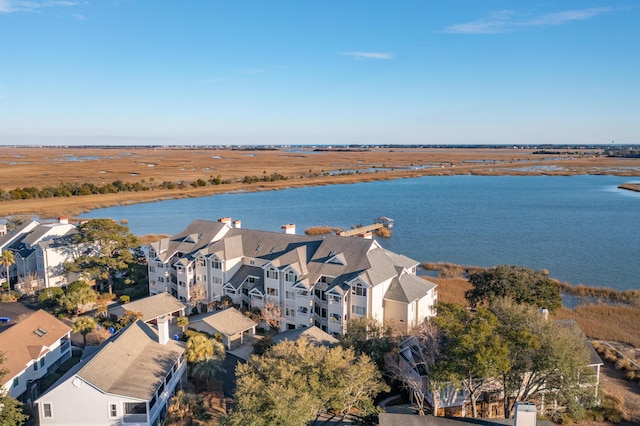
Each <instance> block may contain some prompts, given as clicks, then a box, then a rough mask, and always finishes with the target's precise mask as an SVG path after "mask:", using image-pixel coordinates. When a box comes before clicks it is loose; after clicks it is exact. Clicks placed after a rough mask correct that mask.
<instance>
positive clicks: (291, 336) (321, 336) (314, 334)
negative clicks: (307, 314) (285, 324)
mask: <svg viewBox="0 0 640 426" xmlns="http://www.w3.org/2000/svg"><path fill="white" fill-rule="evenodd" d="M301 336H305V337H306V338H307V340H309V342H311V343H315V344H317V345H324V346H335V345H337V344H338V339H336V338H335V337H333V336H332V335H330V334H329V333H326V332H324V331H322V330H321V329H319V328H318V327H316V326H315V325H313V326H311V327H305V328H296V329H294V330H287V331H283V332H282V333H278V334H276V335H275V336H273V338H272V339H271V340H272V342H273V344H274V345H275V344H278V343H280V342H282V341H284V340H290V341H295V340H298V339H299V338H300V337H301Z"/></svg>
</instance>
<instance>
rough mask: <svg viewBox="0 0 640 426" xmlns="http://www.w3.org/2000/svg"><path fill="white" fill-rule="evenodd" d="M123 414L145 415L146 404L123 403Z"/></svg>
mask: <svg viewBox="0 0 640 426" xmlns="http://www.w3.org/2000/svg"><path fill="white" fill-rule="evenodd" d="M124 414H147V404H146V403H145V402H125V403H124Z"/></svg>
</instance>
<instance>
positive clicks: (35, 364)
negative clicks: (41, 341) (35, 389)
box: [33, 361, 38, 371]
mask: <svg viewBox="0 0 640 426" xmlns="http://www.w3.org/2000/svg"><path fill="white" fill-rule="evenodd" d="M33 371H38V361H36V362H34V363H33Z"/></svg>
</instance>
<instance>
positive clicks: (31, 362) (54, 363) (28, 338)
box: [0, 310, 71, 402]
mask: <svg viewBox="0 0 640 426" xmlns="http://www.w3.org/2000/svg"><path fill="white" fill-rule="evenodd" d="M70 335H71V328H70V327H69V326H68V325H66V324H65V323H63V322H62V321H60V320H59V319H57V318H56V317H54V316H53V315H51V314H49V313H47V312H45V311H43V310H39V311H36V312H34V313H33V314H31V315H29V316H28V317H26V318H25V319H23V320H22V321H20V322H18V323H17V324H15V325H13V326H11V327H9V328H7V329H6V330H5V331H3V332H2V333H0V353H2V354H4V360H3V363H2V368H3V369H4V370H6V372H7V374H6V375H5V376H4V378H3V382H2V383H0V385H1V386H2V387H4V389H5V390H6V391H7V392H8V394H9V395H11V396H12V397H14V398H19V399H21V400H23V401H25V402H31V401H33V399H34V398H35V397H36V396H37V388H38V386H37V385H38V381H39V380H40V379H42V378H43V377H45V376H46V375H48V374H49V373H51V372H53V371H55V370H56V369H57V368H58V366H59V365H60V364H61V363H62V362H64V361H65V360H67V359H68V358H70V357H71V340H70Z"/></svg>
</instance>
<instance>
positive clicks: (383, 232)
mask: <svg viewBox="0 0 640 426" xmlns="http://www.w3.org/2000/svg"><path fill="white" fill-rule="evenodd" d="M376 235H377V236H378V237H382V238H391V229H389V228H384V227H383V228H378V229H376Z"/></svg>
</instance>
